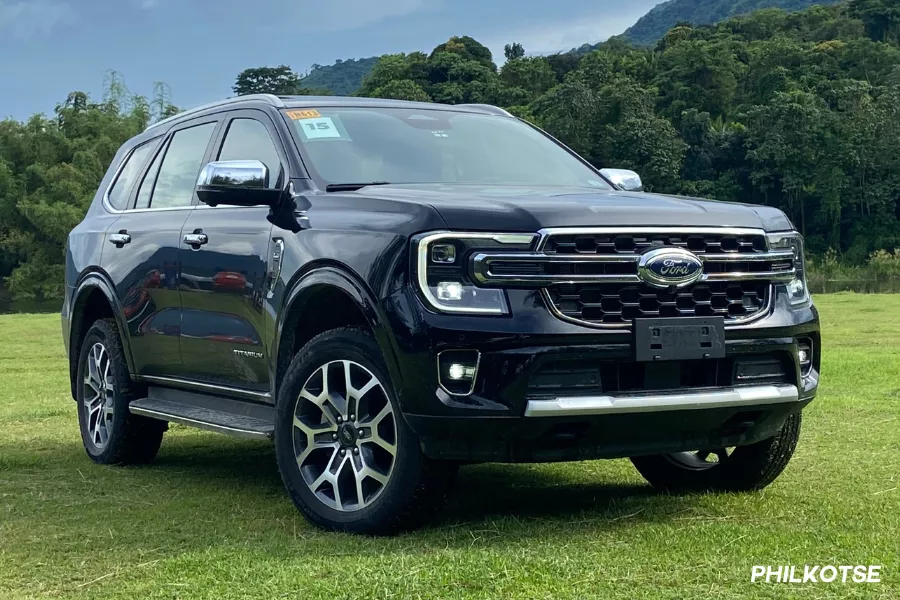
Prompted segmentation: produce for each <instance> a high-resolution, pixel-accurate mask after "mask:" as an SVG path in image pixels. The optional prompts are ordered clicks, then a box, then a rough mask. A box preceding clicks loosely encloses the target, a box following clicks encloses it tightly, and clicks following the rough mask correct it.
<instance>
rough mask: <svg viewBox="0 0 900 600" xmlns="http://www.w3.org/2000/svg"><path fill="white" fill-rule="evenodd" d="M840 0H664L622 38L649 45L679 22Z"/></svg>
mask: <svg viewBox="0 0 900 600" xmlns="http://www.w3.org/2000/svg"><path fill="white" fill-rule="evenodd" d="M840 1H841V0H668V1H667V2H663V3H662V4H659V5H657V6H655V7H654V8H652V9H651V10H650V12H648V13H647V14H646V15H644V16H643V17H641V18H640V19H639V20H638V22H637V23H635V24H634V25H632V26H631V27H629V28H628V29H627V30H626V31H625V33H623V34H622V37H624V38H625V39H626V40H628V41H630V42H632V43H634V44H637V45H640V46H652V45H653V44H655V43H656V42H658V41H659V40H660V39H662V37H663V36H664V35H665V34H666V32H667V31H669V29H671V28H672V27H674V26H675V25H677V24H678V23H681V22H689V23H692V24H693V25H710V24H713V23H718V22H719V21H724V20H725V19H728V18H731V17H734V16H736V15H744V14H748V13H751V12H753V11H756V10H759V9H762V8H782V9H784V10H788V11H797V10H803V9H804V8H808V7H810V6H812V5H814V4H820V5H828V4H837V3H838V2H840Z"/></svg>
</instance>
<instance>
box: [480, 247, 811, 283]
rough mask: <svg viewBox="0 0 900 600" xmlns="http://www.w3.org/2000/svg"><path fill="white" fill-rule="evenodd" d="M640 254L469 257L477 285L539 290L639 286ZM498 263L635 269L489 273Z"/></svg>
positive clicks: (714, 277) (784, 273)
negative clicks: (562, 285)
mask: <svg viewBox="0 0 900 600" xmlns="http://www.w3.org/2000/svg"><path fill="white" fill-rule="evenodd" d="M640 258H641V257H640V255H639V254H611V255H607V254H600V255H584V256H573V255H554V254H534V253H519V254H512V253H510V254H488V253H479V254H476V255H475V256H473V257H472V259H471V261H472V274H473V276H474V278H475V280H476V281H478V282H479V283H482V284H485V285H499V286H519V285H520V286H527V287H534V286H536V287H541V286H545V285H552V284H558V283H574V282H588V281H598V282H601V281H602V282H608V283H640V282H641V280H640V279H639V278H638V276H637V264H638V261H639V260H640ZM698 258H700V260H701V261H702V262H703V263H705V264H706V263H743V262H746V263H760V262H772V263H777V262H785V261H788V260H790V261H793V258H794V253H793V252H791V251H790V250H788V251H775V252H765V253H759V254H746V255H732V254H713V255H700V256H699V257H698ZM497 263H503V264H519V265H523V264H528V265H540V266H541V267H543V266H544V265H547V264H553V265H560V266H562V265H572V266H573V270H574V266H575V265H594V266H596V265H603V264H619V265H622V264H625V265H634V267H635V272H634V273H568V274H562V273H560V274H557V273H497V272H494V271H492V270H491V266H492V265H494V264H497ZM795 275H796V271H795V269H794V268H793V265H792V266H791V268H790V269H783V270H777V271H775V270H767V271H746V272H722V273H717V272H714V273H704V274H703V277H702V278H701V279H700V281H739V280H748V279H766V280H769V281H773V282H776V283H787V282H790V281H792V280H793V279H794V276H795Z"/></svg>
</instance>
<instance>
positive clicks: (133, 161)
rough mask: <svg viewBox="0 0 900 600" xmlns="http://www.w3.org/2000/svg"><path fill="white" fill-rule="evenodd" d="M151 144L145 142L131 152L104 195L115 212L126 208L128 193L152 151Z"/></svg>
mask: <svg viewBox="0 0 900 600" xmlns="http://www.w3.org/2000/svg"><path fill="white" fill-rule="evenodd" d="M153 146H154V144H153V142H147V143H146V144H142V145H140V146H138V147H137V148H135V149H134V150H132V152H131V154H129V155H128V157H127V158H126V159H125V165H124V166H123V167H122V169H121V170H120V171H119V176H118V177H116V182H115V183H114V184H113V185H112V187H111V188H109V192H108V193H107V195H106V198H107V200H108V201H109V205H110V206H112V207H113V208H115V209H116V210H124V209H125V208H126V207H127V206H128V192H130V191H131V187H132V186H133V185H134V182H135V181H136V180H137V178H138V177H139V176H140V174H141V170H142V169H143V168H144V164H145V163H146V162H147V158H148V157H149V156H150V151H151V150H152V149H153Z"/></svg>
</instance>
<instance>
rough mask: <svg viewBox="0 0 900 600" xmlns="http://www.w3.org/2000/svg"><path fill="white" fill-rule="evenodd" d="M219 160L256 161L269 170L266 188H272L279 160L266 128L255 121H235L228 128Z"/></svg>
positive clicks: (278, 169)
mask: <svg viewBox="0 0 900 600" xmlns="http://www.w3.org/2000/svg"><path fill="white" fill-rule="evenodd" d="M219 160H258V161H260V162H261V163H263V164H264V165H266V167H268V169H269V178H268V179H267V180H266V187H274V186H275V183H276V181H277V180H278V176H279V174H280V173H281V159H280V158H278V152H277V151H276V150H275V143H274V142H273V141H272V137H271V136H270V135H269V130H268V129H266V126H265V125H263V124H262V123H260V122H259V121H257V120H255V119H235V120H233V121H232V122H231V125H229V126H228V133H227V134H226V135H225V142H224V143H223V144H222V151H221V152H219Z"/></svg>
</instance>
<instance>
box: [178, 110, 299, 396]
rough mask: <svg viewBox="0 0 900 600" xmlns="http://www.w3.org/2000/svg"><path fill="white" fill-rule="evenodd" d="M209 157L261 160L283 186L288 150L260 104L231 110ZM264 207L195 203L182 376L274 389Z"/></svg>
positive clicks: (183, 254)
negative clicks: (267, 326) (268, 343)
mask: <svg viewBox="0 0 900 600" xmlns="http://www.w3.org/2000/svg"><path fill="white" fill-rule="evenodd" d="M223 132H224V133H223V135H221V136H220V138H221V142H218V143H217V144H216V147H217V148H218V152H217V153H216V152H214V153H213V159H212V160H220V161H226V160H259V161H261V162H263V163H264V164H265V165H266V166H267V167H268V170H269V178H268V182H267V185H268V186H270V187H272V188H280V187H283V185H284V177H285V174H284V171H283V169H282V164H284V161H283V159H282V157H283V150H282V146H281V144H280V142H276V140H278V137H277V133H276V132H275V129H274V126H273V125H272V123H271V121H270V119H269V117H268V116H267V115H266V114H265V113H263V112H262V111H256V110H241V111H234V112H232V113H229V115H228V118H227V122H226V126H225V127H224V128H223ZM268 215H269V209H268V208H266V207H229V206H217V207H215V208H211V207H208V206H205V205H201V206H198V207H197V208H196V209H195V210H194V211H193V212H192V213H191V216H190V217H189V218H188V221H187V223H186V224H185V227H184V234H183V236H182V237H183V241H182V244H181V250H180V251H179V255H180V265H181V266H180V268H181V274H180V277H179V287H180V289H181V298H182V304H183V309H184V318H183V321H182V331H181V349H182V356H183V360H184V369H185V376H186V377H188V378H190V379H191V380H194V381H196V382H199V383H204V384H208V385H215V386H220V387H225V388H232V389H235V390H241V391H249V392H254V393H258V394H264V393H266V392H268V391H269V367H268V358H269V357H268V352H269V348H267V347H266V342H265V340H266V335H265V333H266V332H265V323H266V319H265V297H266V293H267V290H266V289H265V286H266V285H267V275H268V271H269V264H270V255H271V253H272V252H273V250H274V248H275V244H274V243H273V240H272V223H270V222H269V220H268V219H267V217H268Z"/></svg>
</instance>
